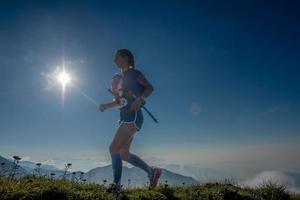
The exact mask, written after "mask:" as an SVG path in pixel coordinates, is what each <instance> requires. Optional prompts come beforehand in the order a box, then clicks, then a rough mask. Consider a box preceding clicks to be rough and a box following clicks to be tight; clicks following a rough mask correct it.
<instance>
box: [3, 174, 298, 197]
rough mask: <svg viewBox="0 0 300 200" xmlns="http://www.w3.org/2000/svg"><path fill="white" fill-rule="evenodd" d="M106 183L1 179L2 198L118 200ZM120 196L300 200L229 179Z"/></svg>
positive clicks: (282, 191) (139, 190)
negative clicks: (236, 184)
mask: <svg viewBox="0 0 300 200" xmlns="http://www.w3.org/2000/svg"><path fill="white" fill-rule="evenodd" d="M105 190H106V186H104V185H99V184H85V183H75V182H71V181H68V180H57V179H51V178H44V177H36V176H28V177H23V178H21V179H18V180H13V181H11V180H10V179H8V178H6V177H2V178H0V199H1V200H16V199H22V200H50V199H51V200H52V199H53V200H67V199H68V200H97V199H99V200H100V199H105V200H110V199H116V197H115V196H114V195H113V194H109V193H106V192H105ZM122 193H123V195H122V198H121V199H128V200H131V199H134V200H140V199H142V200H147V199H155V200H164V199H172V200H180V199H183V200H198V199H199V200H200V199H201V200H202V199H203V200H227V199H228V200H289V199H291V200H300V195H297V194H292V193H289V192H287V190H286V189H285V187H284V186H279V185H275V184H272V183H270V182H266V183H264V184H262V185H260V186H259V187H257V188H241V187H238V186H235V185H233V184H231V183H230V182H228V181H224V182H215V183H206V184H201V185H200V184H199V185H192V186H168V185H163V184H161V185H160V186H158V187H157V188H155V189H154V190H149V189H148V188H135V189H125V188H124V189H123V190H122Z"/></svg>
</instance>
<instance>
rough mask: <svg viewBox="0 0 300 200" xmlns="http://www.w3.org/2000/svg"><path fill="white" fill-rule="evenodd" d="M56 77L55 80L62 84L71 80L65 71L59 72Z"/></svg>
mask: <svg viewBox="0 0 300 200" xmlns="http://www.w3.org/2000/svg"><path fill="white" fill-rule="evenodd" d="M56 78H57V81H58V82H59V83H61V84H62V85H63V86H65V85H66V84H67V83H69V82H70V81H71V77H70V75H69V74H68V73H67V72H65V71H62V72H60V73H59V74H58V75H57V77H56Z"/></svg>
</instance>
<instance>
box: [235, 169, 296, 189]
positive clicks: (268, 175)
mask: <svg viewBox="0 0 300 200" xmlns="http://www.w3.org/2000/svg"><path fill="white" fill-rule="evenodd" d="M265 182H272V183H274V184H276V185H283V186H285V187H286V189H287V190H289V191H292V192H297V193H300V188H299V186H297V185H296V184H295V180H294V178H293V177H292V176H290V175H288V174H286V173H283V172H279V171H263V172H261V173H259V174H257V175H255V176H254V177H253V178H251V179H247V180H245V181H242V182H240V183H239V185H241V186H249V187H259V186H261V185H262V184H264V183H265Z"/></svg>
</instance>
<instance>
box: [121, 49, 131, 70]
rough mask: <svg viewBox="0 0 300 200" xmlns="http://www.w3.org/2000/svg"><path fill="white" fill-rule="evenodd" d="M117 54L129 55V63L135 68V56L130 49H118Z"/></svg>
mask: <svg viewBox="0 0 300 200" xmlns="http://www.w3.org/2000/svg"><path fill="white" fill-rule="evenodd" d="M117 54H120V55H121V56H122V57H125V56H127V57H128V64H129V65H131V66H132V67H133V68H135V65H134V56H133V54H132V53H131V51H129V50H128V49H118V50H117Z"/></svg>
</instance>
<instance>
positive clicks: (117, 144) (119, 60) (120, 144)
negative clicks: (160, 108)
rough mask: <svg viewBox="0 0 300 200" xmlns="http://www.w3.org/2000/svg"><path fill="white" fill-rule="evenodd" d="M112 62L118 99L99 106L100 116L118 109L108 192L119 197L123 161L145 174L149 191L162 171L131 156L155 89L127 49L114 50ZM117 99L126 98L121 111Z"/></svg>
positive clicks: (133, 155) (111, 148) (154, 185)
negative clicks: (117, 71) (116, 71)
mask: <svg viewBox="0 0 300 200" xmlns="http://www.w3.org/2000/svg"><path fill="white" fill-rule="evenodd" d="M114 61H115V63H116V65H117V67H118V68H120V69H121V74H120V75H119V77H120V78H121V82H120V95H119V94H118V95H119V96H117V97H116V95H115V97H116V98H115V99H114V100H113V101H112V102H110V103H105V104H101V105H100V106H99V109H100V110H101V111H102V112H103V111H104V110H106V109H108V108H113V107H118V106H119V109H120V120H119V127H118V129H117V131H116V133H115V136H114V138H113V141H112V142H111V144H110V146H109V151H110V155H111V159H112V169H113V177H114V181H113V183H112V184H111V185H110V186H109V188H108V190H107V191H108V192H114V193H120V190H121V176H122V160H125V161H127V162H128V163H130V164H132V165H134V166H136V167H139V168H141V169H142V170H144V171H145V172H146V173H147V175H148V178H149V183H150V185H149V186H150V188H154V187H156V185H157V182H158V179H159V177H160V175H161V171H162V170H161V169H160V168H158V167H153V166H149V165H148V164H147V163H146V162H144V161H143V160H142V159H141V158H140V157H139V156H137V155H135V154H133V153H131V152H130V144H131V142H132V140H133V137H134V134H135V133H136V132H137V131H140V129H141V127H142V124H143V112H142V110H141V106H142V105H143V103H144V102H145V99H146V98H147V97H149V96H150V94H151V93H152V92H153V90H154V89H153V86H152V84H151V83H150V82H149V81H148V80H147V79H146V78H145V76H144V75H143V73H142V72H140V71H139V70H137V69H135V65H134V56H133V54H132V53H131V52H130V51H129V50H128V49H119V50H117V52H116V54H115V59H114ZM113 84H114V83H113ZM120 97H122V98H125V100H126V102H127V103H126V105H124V106H122V107H120V105H121V103H120Z"/></svg>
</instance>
